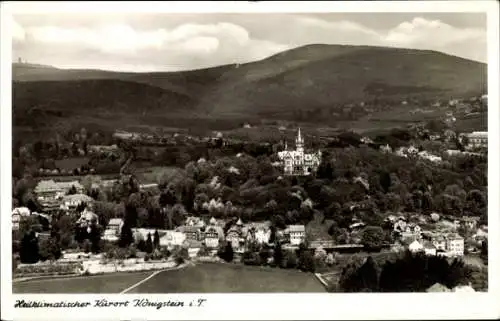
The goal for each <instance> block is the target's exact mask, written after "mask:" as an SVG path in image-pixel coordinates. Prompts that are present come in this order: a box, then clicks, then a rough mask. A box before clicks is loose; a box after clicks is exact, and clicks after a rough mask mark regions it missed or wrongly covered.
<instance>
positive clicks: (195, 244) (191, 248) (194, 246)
mask: <svg viewBox="0 0 500 321" xmlns="http://www.w3.org/2000/svg"><path fill="white" fill-rule="evenodd" d="M182 246H183V247H185V248H187V250H188V254H189V256H190V257H195V256H196V255H197V254H198V252H200V250H201V248H202V246H203V244H202V243H201V242H200V241H197V240H190V239H186V240H184V242H183V243H182Z"/></svg>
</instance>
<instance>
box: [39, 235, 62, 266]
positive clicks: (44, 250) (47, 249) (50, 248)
mask: <svg viewBox="0 0 500 321" xmlns="http://www.w3.org/2000/svg"><path fill="white" fill-rule="evenodd" d="M39 255H40V259H41V260H42V261H45V260H51V261H54V260H58V259H59V258H60V257H61V256H62V252H61V247H60V246H59V242H58V241H57V239H56V238H55V237H50V238H49V239H45V240H43V241H42V242H40V248H39Z"/></svg>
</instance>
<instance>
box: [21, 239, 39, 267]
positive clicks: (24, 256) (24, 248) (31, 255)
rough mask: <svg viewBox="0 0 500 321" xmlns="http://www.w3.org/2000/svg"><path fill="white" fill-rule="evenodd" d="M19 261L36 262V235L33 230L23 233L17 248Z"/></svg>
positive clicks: (37, 258) (37, 255)
mask: <svg viewBox="0 0 500 321" xmlns="http://www.w3.org/2000/svg"><path fill="white" fill-rule="evenodd" d="M19 256H20V259H21V263H26V264H33V263H36V262H38V260H39V254H38V237H37V236H36V234H35V232H34V231H29V232H27V233H25V234H24V236H23V239H22V241H21V246H20V249H19Z"/></svg>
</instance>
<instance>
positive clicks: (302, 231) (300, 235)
mask: <svg viewBox="0 0 500 321" xmlns="http://www.w3.org/2000/svg"><path fill="white" fill-rule="evenodd" d="M287 233H288V234H289V235H290V244H291V245H299V244H301V243H303V242H304V241H305V239H306V228H305V226H304V225H289V226H288V228H287Z"/></svg>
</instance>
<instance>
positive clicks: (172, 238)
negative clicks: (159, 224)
mask: <svg viewBox="0 0 500 321" xmlns="http://www.w3.org/2000/svg"><path fill="white" fill-rule="evenodd" d="M163 233H165V234H164V235H163V236H162V235H160V246H162V247H169V248H170V247H174V246H180V245H182V244H184V241H185V240H186V235H185V234H184V233H182V232H179V231H173V230H166V231H162V233H160V232H159V234H163Z"/></svg>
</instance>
